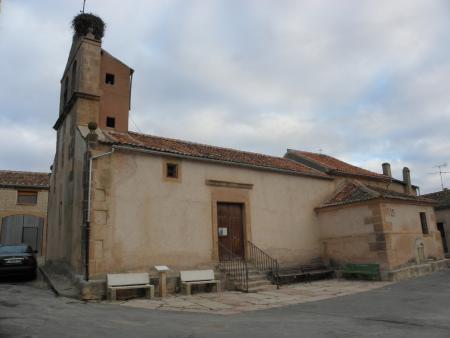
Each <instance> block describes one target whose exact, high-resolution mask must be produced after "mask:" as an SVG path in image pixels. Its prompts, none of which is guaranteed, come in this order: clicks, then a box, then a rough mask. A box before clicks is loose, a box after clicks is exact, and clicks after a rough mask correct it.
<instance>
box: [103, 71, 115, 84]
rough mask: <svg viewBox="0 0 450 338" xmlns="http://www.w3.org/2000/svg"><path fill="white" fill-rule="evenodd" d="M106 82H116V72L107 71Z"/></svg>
mask: <svg viewBox="0 0 450 338" xmlns="http://www.w3.org/2000/svg"><path fill="white" fill-rule="evenodd" d="M105 83H106V84H109V85H113V84H114V74H110V73H106V77H105Z"/></svg>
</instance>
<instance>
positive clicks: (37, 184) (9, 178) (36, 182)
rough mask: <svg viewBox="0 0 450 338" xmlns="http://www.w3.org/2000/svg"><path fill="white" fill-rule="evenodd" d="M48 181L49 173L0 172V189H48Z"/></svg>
mask: <svg viewBox="0 0 450 338" xmlns="http://www.w3.org/2000/svg"><path fill="white" fill-rule="evenodd" d="M49 181H50V174H49V173H34V172H28V171H10V170H0V186H1V187H23V188H41V189H48V187H49Z"/></svg>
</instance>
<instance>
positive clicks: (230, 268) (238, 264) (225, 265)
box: [219, 243, 248, 292]
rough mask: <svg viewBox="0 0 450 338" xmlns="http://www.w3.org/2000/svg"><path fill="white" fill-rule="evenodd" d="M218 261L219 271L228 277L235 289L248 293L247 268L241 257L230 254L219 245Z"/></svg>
mask: <svg viewBox="0 0 450 338" xmlns="http://www.w3.org/2000/svg"><path fill="white" fill-rule="evenodd" d="M219 247H220V259H219V269H220V270H221V271H223V272H225V273H226V274H227V275H228V276H230V277H231V278H232V279H233V280H234V282H235V286H236V288H238V289H239V290H242V291H245V292H248V266H247V262H246V261H245V260H243V259H242V258H241V257H239V256H237V255H236V254H234V253H233V252H231V251H230V250H229V249H228V248H226V247H225V246H224V245H222V244H221V243H219Z"/></svg>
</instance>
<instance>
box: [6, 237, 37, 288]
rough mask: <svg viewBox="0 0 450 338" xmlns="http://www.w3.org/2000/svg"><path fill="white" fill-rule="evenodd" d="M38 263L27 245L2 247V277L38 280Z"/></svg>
mask: <svg viewBox="0 0 450 338" xmlns="http://www.w3.org/2000/svg"><path fill="white" fill-rule="evenodd" d="M36 273H37V261H36V256H35V254H34V251H33V249H32V248H31V247H30V246H29V245H27V244H1V245H0V277H3V276H5V277H6V276H8V277H9V276H11V277H26V278H32V279H34V278H36Z"/></svg>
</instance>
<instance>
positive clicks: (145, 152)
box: [46, 14, 444, 298]
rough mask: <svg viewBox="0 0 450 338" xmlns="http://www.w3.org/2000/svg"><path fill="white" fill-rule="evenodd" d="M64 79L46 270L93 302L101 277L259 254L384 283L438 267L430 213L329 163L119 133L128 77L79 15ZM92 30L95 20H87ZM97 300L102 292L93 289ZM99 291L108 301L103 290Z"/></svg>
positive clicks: (412, 196) (98, 28) (417, 201)
mask: <svg viewBox="0 0 450 338" xmlns="http://www.w3.org/2000/svg"><path fill="white" fill-rule="evenodd" d="M81 16H87V19H86V17H85V19H86V20H87V21H86V20H85V21H84V22H87V23H88V25H87V26H86V25H84V26H83V25H82V24H80V25H78V26H77V25H75V32H74V37H73V43H72V47H71V50H70V53H69V57H68V60H67V66H66V68H65V70H64V73H63V75H62V79H61V96H60V102H61V104H60V108H59V116H58V118H57V121H56V123H55V125H54V129H55V130H56V132H57V145H56V153H55V158H54V163H53V166H52V173H51V177H50V190H49V207H48V231H47V232H48V233H47V250H46V259H47V263H48V264H49V265H50V264H52V265H60V266H65V267H66V268H67V269H68V270H70V272H71V274H72V275H73V276H75V277H76V278H79V281H80V289H81V293H84V295H85V297H86V298H88V297H89V296H88V293H89V292H91V293H95V292H94V291H92V290H93V287H92V285H94V286H95V285H96V287H98V288H97V289H96V290H97V291H96V292H97V295H99V296H101V294H102V292H104V289H102V285H103V287H104V281H105V276H106V274H107V273H118V272H149V273H151V272H152V271H153V267H154V266H155V265H167V266H169V267H170V269H171V272H172V273H173V274H177V273H178V271H180V270H192V269H201V268H212V269H216V268H217V266H218V263H220V262H221V261H223V260H225V259H229V257H230V255H231V256H232V257H233V258H237V259H240V260H242V261H243V262H248V264H252V263H253V259H254V257H253V253H254V251H255V250H257V251H258V252H261V253H262V255H265V256H264V257H267V259H269V260H271V262H277V264H279V266H288V265H296V266H298V265H302V264H310V263H311V262H317V261H321V262H322V263H323V264H325V265H329V266H335V267H339V266H342V265H343V264H346V263H376V264H379V265H380V268H381V271H382V276H383V278H384V279H389V278H391V279H392V276H393V275H392V273H393V272H395V271H396V270H398V269H403V268H407V267H410V266H416V265H420V264H424V263H426V262H428V261H438V260H440V259H442V258H443V256H444V254H443V249H442V241H441V238H440V233H439V231H437V229H436V224H435V222H436V220H435V214H434V211H433V206H434V202H433V201H432V200H429V199H426V198H422V197H420V196H418V195H417V190H416V187H415V186H413V185H411V179H410V175H409V170H407V168H405V170H404V178H403V180H396V179H394V178H392V177H391V176H392V175H391V174H390V168H389V167H388V165H385V166H384V169H385V170H384V172H383V174H378V173H373V172H370V171H367V170H364V169H361V168H358V167H354V166H352V165H350V164H348V163H345V162H342V161H339V160H337V159H335V158H333V157H330V156H327V155H323V154H314V153H306V152H302V151H296V150H288V151H287V153H286V154H285V155H284V156H280V157H275V156H269V155H264V154H258V153H252V152H247V151H240V150H235V149H229V148H222V147H215V146H210V145H204V144H198V143H193V142H188V141H181V140H177V139H173V138H166V137H159V136H152V135H145V134H141V133H136V132H133V131H130V130H129V128H128V119H129V110H130V98H131V83H132V78H133V72H134V71H133V69H132V68H130V67H129V66H127V65H126V64H125V63H123V62H122V61H120V60H118V59H117V58H116V57H114V56H113V55H111V54H110V53H108V52H107V51H105V50H104V49H103V48H102V38H103V28H104V27H103V26H102V22H101V20H100V19H99V18H98V17H95V16H92V15H89V14H81ZM89 20H90V21H89ZM99 290H100V291H99ZM102 290H103V291H102Z"/></svg>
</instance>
